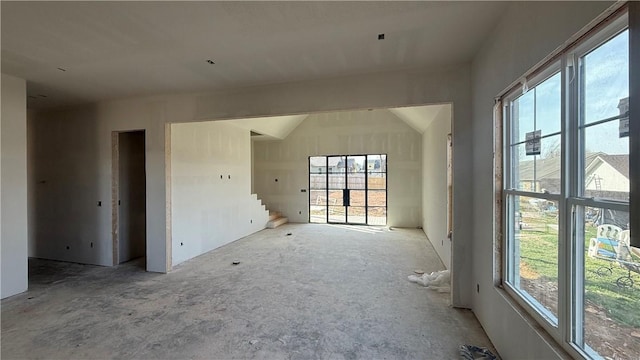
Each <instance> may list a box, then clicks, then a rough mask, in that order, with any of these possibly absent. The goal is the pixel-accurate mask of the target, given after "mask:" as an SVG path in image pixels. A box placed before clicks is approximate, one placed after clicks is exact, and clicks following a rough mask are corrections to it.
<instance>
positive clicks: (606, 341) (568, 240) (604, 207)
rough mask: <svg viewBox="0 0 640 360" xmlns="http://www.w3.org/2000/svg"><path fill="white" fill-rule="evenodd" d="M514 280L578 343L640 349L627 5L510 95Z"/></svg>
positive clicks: (614, 350) (574, 348)
mask: <svg viewBox="0 0 640 360" xmlns="http://www.w3.org/2000/svg"><path fill="white" fill-rule="evenodd" d="M502 106H503V121H504V124H503V133H504V138H503V146H504V147H503V159H504V173H503V184H504V189H503V204H504V208H503V213H504V219H503V221H502V223H503V224H504V225H503V226H504V228H503V232H504V234H505V239H506V242H505V249H504V251H503V254H504V264H505V271H504V279H503V280H504V283H505V287H506V289H507V290H508V292H509V293H511V294H512V295H513V296H514V298H515V299H517V300H518V302H520V303H521V304H522V306H524V307H525V308H526V309H528V310H529V312H530V313H531V314H532V315H533V316H534V318H536V319H537V320H538V321H539V322H540V324H541V325H543V327H545V328H546V330H547V331H548V332H549V333H550V334H552V335H553V336H554V337H555V338H556V339H557V340H558V341H559V342H561V343H563V344H565V345H564V346H565V347H566V348H567V350H569V351H570V352H572V353H574V354H577V355H581V356H584V357H586V358H594V359H597V358H610V359H640V311H639V309H640V249H638V248H635V247H633V246H631V245H630V244H629V238H630V230H629V223H630V221H629V200H630V193H629V188H630V187H629V178H630V174H629V156H630V154H629V136H637V135H636V134H630V132H629V130H628V124H629V120H628V116H629V113H628V110H629V31H628V30H627V29H626V16H625V15H624V14H623V15H620V16H619V17H618V18H617V19H615V20H613V21H611V22H610V23H609V24H608V25H607V26H606V27H603V28H602V29H600V30H598V31H596V32H595V33H594V34H592V35H591V36H589V37H587V38H586V39H584V40H582V41H581V42H580V43H577V44H574V45H573V46H572V47H571V48H568V49H567V50H566V51H565V52H564V53H563V54H561V55H560V56H559V57H558V58H557V61H555V62H554V63H552V64H551V65H547V66H546V67H545V68H543V69H538V71H537V72H536V75H535V76H533V77H530V78H528V79H527V81H525V82H524V83H523V84H522V87H519V88H517V89H516V90H514V91H512V92H510V93H508V94H507V95H506V96H504V97H503V98H502Z"/></svg>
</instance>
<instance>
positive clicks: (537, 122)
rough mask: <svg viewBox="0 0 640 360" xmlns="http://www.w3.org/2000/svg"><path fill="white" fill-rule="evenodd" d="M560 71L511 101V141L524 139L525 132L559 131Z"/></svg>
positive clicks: (542, 133)
mask: <svg viewBox="0 0 640 360" xmlns="http://www.w3.org/2000/svg"><path fill="white" fill-rule="evenodd" d="M560 77H561V75H560V73H559V72H558V73H556V74H555V75H553V76H551V77H549V78H548V79H546V80H545V81H543V82H541V83H539V84H538V85H536V86H535V87H533V88H532V89H530V90H529V91H528V92H526V93H525V94H523V95H522V96H520V97H519V98H517V99H516V100H514V101H513V102H512V103H511V106H512V109H513V110H512V111H513V112H512V114H511V128H512V134H513V135H512V143H519V142H522V141H525V140H526V135H527V133H530V132H532V131H535V130H540V131H541V136H545V135H549V134H553V133H557V132H559V131H560V120H561V119H560V116H561V113H562V111H561V107H560V106H561V104H560V99H561V89H562V88H561V84H560Z"/></svg>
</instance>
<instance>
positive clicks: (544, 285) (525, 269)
mask: <svg viewBox="0 0 640 360" xmlns="http://www.w3.org/2000/svg"><path fill="white" fill-rule="evenodd" d="M509 200H510V201H511V203H510V207H509V211H510V214H509V215H510V216H509V218H510V219H513V223H512V224H509V226H510V227H511V229H510V230H511V231H509V234H510V235H509V237H510V238H509V239H508V241H509V244H510V248H511V249H512V251H511V253H510V254H511V255H510V258H509V269H508V273H509V282H510V283H511V285H513V286H514V288H515V289H516V290H518V291H519V292H521V293H522V294H523V296H524V297H525V298H526V299H527V300H529V302H530V303H531V304H532V305H533V306H534V307H535V308H537V309H538V310H539V311H540V312H541V313H543V314H544V315H545V316H546V317H548V318H550V319H551V321H552V322H553V323H554V324H557V318H558V204H557V203H556V202H554V201H547V200H545V199H539V198H531V197H525V196H511V197H510V199H509Z"/></svg>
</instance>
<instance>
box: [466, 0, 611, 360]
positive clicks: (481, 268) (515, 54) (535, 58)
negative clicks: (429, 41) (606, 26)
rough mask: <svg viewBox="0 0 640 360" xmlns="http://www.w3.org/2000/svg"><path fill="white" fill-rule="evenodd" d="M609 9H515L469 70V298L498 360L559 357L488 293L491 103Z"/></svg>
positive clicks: (560, 5)
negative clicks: (470, 93) (470, 124)
mask: <svg viewBox="0 0 640 360" xmlns="http://www.w3.org/2000/svg"><path fill="white" fill-rule="evenodd" d="M609 4H610V3H603V2H583V1H581V2H514V3H512V4H510V5H509V6H510V8H509V9H508V11H507V12H506V14H505V15H504V16H503V19H502V21H501V22H500V23H499V24H498V25H497V26H496V29H495V31H494V33H493V35H492V36H491V37H490V38H489V39H487V41H486V43H485V44H484V46H483V47H482V49H481V51H480V52H479V54H478V55H477V56H476V58H475V60H474V62H473V130H472V132H473V134H474V136H473V149H472V155H471V156H472V158H473V172H472V173H470V174H468V175H467V176H469V177H470V178H473V181H472V182H470V184H469V185H471V186H472V187H473V201H472V203H471V205H470V206H472V208H473V224H472V225H473V229H472V231H471V232H470V234H473V239H472V241H470V244H471V247H472V254H473V257H472V259H473V260H472V261H473V271H472V274H473V286H474V287H475V284H478V285H479V289H480V290H479V292H476V291H474V293H473V310H474V312H475V314H476V316H477V317H478V319H479V320H480V322H481V324H482V326H483V328H484V329H485V331H486V332H487V334H488V335H489V337H490V338H491V341H492V342H493V344H494V345H495V346H496V348H497V350H498V352H500V355H501V357H502V358H504V359H554V358H559V355H558V354H557V353H556V352H555V350H554V348H553V347H552V346H551V345H550V344H548V343H547V342H546V341H545V340H544V339H543V337H542V336H541V335H539V334H538V333H537V332H536V331H535V330H534V326H533V325H530V324H528V323H527V320H526V319H525V318H524V317H523V316H522V315H520V314H519V313H518V311H517V310H516V309H515V308H514V307H513V306H512V304H511V303H510V302H508V301H507V300H506V298H505V297H504V296H503V293H502V292H500V291H499V290H498V289H497V288H495V287H494V274H496V269H497V268H498V266H499V263H498V262H499V259H496V258H495V257H494V228H493V227H494V220H493V214H494V201H493V200H494V199H493V171H492V169H493V167H494V163H493V140H492V139H493V132H494V127H493V104H494V97H495V96H496V95H498V94H499V92H500V91H502V90H503V89H505V88H506V87H507V86H508V85H509V84H510V83H512V82H513V81H515V80H517V79H519V78H520V77H521V76H522V75H523V74H524V72H525V71H527V70H528V69H530V68H531V67H532V66H534V65H535V64H536V63H538V62H539V61H541V60H542V59H543V58H544V57H545V56H547V55H548V54H549V53H551V52H552V51H553V50H554V49H556V48H557V47H558V46H560V45H562V44H563V43H564V42H565V41H566V40H568V39H569V38H570V37H571V36H572V35H573V34H575V33H576V32H578V31H579V30H580V29H581V28H582V27H583V26H585V25H586V24H587V23H588V22H589V21H591V20H592V19H594V18H595V17H596V16H597V15H598V14H599V13H600V12H602V11H603V9H605V8H606V7H607V6H608V5H609ZM454 144H455V139H454ZM455 161H457V159H456V160H455ZM465 224H466V225H469V223H468V222H465ZM474 290H475V289H474Z"/></svg>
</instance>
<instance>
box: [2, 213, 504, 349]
mask: <svg viewBox="0 0 640 360" xmlns="http://www.w3.org/2000/svg"><path fill="white" fill-rule="evenodd" d="M287 233H291V235H287ZM233 261H239V262H240V264H239V265H232V262H233ZM139 265H140V264H139V263H136V262H133V263H127V264H124V265H121V266H118V267H114V268H105V267H97V266H89V265H79V264H69V263H63V262H55V261H47V260H37V259H32V260H30V261H29V266H30V269H29V271H30V280H29V291H28V292H26V293H23V294H19V295H16V296H14V297H11V298H9V299H5V300H3V301H2V358H3V359H15V358H47V359H72V358H75V359H80V358H81V359H98V358H135V359H140V358H160V359H178V358H179V359H187V358H189V359H190V358H195V359H250V358H251V359H253V358H259V359H291V358H292V359H356V358H362V359H459V355H458V348H459V346H460V345H463V344H474V345H478V346H484V347H491V343H490V342H489V340H488V339H487V337H486V335H485V333H484V332H483V330H482V328H481V327H480V325H479V323H478V322H477V320H476V319H475V317H474V315H473V313H472V312H470V311H468V310H458V309H453V308H450V307H449V306H448V303H449V294H440V293H437V292H434V291H431V290H428V289H426V288H423V287H421V286H419V285H417V284H414V283H410V282H409V281H407V275H410V274H412V271H413V270H414V269H423V270H424V271H427V272H430V271H436V270H441V269H442V268H443V266H442V264H441V262H440V260H439V259H438V257H437V256H436V255H435V252H434V251H433V249H432V248H431V246H430V245H429V244H428V242H427V240H426V238H425V236H424V234H423V233H422V232H421V231H420V230H408V229H395V230H393V231H388V230H381V229H375V228H368V227H349V226H332V225H320V224H318V225H316V224H289V225H285V226H281V227H279V228H277V229H273V230H263V231H261V232H259V233H257V234H254V235H252V236H249V237H246V238H244V239H241V240H238V241H236V242H234V243H232V244H229V245H227V246H224V247H222V248H220V249H217V250H215V251H212V252H209V253H207V254H204V255H202V256H200V257H198V258H196V259H193V260H190V261H188V262H186V263H183V264H181V265H179V266H177V267H176V268H175V269H174V270H173V271H172V272H171V273H170V274H166V275H162V274H154V273H146V272H144V271H142V270H141V269H140V267H139ZM492 351H494V350H493V349H492ZM494 353H495V351H494Z"/></svg>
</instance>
